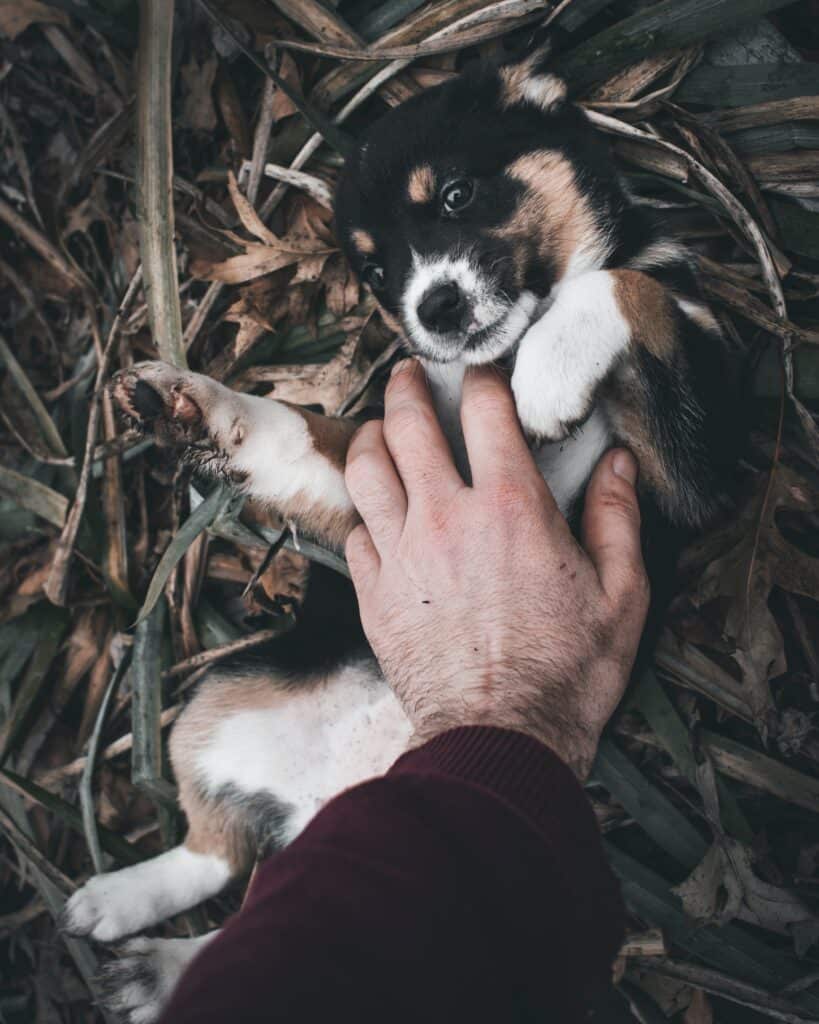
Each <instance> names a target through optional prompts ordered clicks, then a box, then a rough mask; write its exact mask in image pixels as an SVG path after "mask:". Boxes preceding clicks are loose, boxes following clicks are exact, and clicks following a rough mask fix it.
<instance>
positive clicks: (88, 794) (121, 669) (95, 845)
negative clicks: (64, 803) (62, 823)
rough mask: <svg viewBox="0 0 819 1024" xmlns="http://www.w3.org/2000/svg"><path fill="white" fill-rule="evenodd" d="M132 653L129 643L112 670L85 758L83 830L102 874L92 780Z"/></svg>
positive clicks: (96, 865)
mask: <svg viewBox="0 0 819 1024" xmlns="http://www.w3.org/2000/svg"><path fill="white" fill-rule="evenodd" d="M132 654H133V647H129V648H128V649H127V650H126V651H125V653H124V655H123V657H122V660H121V661H120V663H119V665H117V667H116V669H114V671H113V673H112V674H111V680H110V682H109V683H108V686H107V688H106V690H105V695H104V696H103V698H102V703H101V704H100V708H99V711H98V712H97V719H96V721H95V722H94V728H93V730H92V732H91V735H90V737H89V739H88V754H87V756H86V759H85V765H84V767H83V770H82V776H81V777H80V808H81V810H82V825H83V831H84V833H85V841H86V843H87V844H88V852H89V853H90V854H91V860H92V862H93V864H94V870H95V871H96V873H97V874H101V873H102V872H103V871H104V870H105V864H104V862H103V859H102V847H101V846H100V837H99V833H98V832H97V819H96V815H95V814H94V795H93V792H92V789H91V782H92V779H93V776H94V762H95V760H96V757H97V746H98V744H99V739H100V735H101V733H102V727H103V725H104V724H105V716H106V715H107V713H108V705H109V704H110V703H111V698H112V697H113V696H114V694H115V693H116V691H117V687H118V686H119V684H120V682H121V680H122V678H123V676H124V675H125V673H126V672H127V671H128V666H129V665H130V664H131V656H132Z"/></svg>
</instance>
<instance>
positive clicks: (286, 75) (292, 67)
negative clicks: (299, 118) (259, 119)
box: [273, 53, 301, 121]
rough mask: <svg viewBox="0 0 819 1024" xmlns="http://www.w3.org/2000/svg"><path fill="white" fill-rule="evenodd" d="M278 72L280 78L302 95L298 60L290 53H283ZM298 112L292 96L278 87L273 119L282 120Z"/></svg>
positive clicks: (274, 98) (274, 101) (274, 100)
mask: <svg viewBox="0 0 819 1024" xmlns="http://www.w3.org/2000/svg"><path fill="white" fill-rule="evenodd" d="M278 74H279V78H281V79H283V80H284V81H285V82H287V84H288V85H290V86H292V87H293V89H294V90H295V92H296V93H297V95H301V79H300V77H299V69H298V68H297V67H296V62H295V61H294V60H293V58H292V57H291V56H290V54H289V53H282V55H281V61H280V63H279V68H278ZM297 112H298V111H297V108H296V106H295V104H294V103H293V101H292V100H291V99H290V97H289V96H288V95H287V94H286V93H284V92H282V90H281V89H276V94H275V96H274V97H273V120H274V121H281V120H283V119H284V118H285V117H290V115H291V114H295V113H297Z"/></svg>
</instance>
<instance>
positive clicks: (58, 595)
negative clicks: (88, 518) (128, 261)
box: [43, 266, 142, 605]
mask: <svg viewBox="0 0 819 1024" xmlns="http://www.w3.org/2000/svg"><path fill="white" fill-rule="evenodd" d="M141 284H142V267H141V266H140V267H137V270H136V272H135V273H134V276H133V277H132V278H131V283H130V284H129V285H128V289H127V291H126V292H125V295H124V297H123V299H122V302H121V303H120V305H119V309H118V310H117V312H116V316H115V317H114V321H113V323H112V324H111V330H110V331H109V332H108V339H107V341H106V343H105V348H104V349H103V350H102V356H101V358H100V360H99V363H98V365H97V376H96V378H95V380H94V392H93V394H92V396H91V408H90V410H89V412H88V430H87V432H86V435H85V451H84V453H83V463H82V470H81V471H80V479H79V483H78V484H77V490H76V493H75V495H74V503H73V504H72V506H71V511H70V512H69V513H68V518H67V519H66V522H65V526H64V527H63V532H62V534H61V535H60V539H59V541H58V542H57V549H56V551H55V552H54V558H53V560H52V563H51V572H50V573H49V576H48V580H47V581H46V584H45V586H44V587H43V590H44V592H45V595H46V597H47V598H48V599H49V601H51V602H52V603H53V604H58V605H64V604H65V601H66V594H67V590H68V570H69V568H70V566H71V557H72V555H73V553H74V544H75V542H76V540H77V531H78V530H79V528H80V522H81V520H82V516H83V512H84V511H85V502H86V500H87V498H88V481H89V479H90V476H91V468H92V466H93V462H94V459H93V455H94V445H95V444H96V441H97V427H98V425H99V419H100V397H101V395H100V392H101V389H102V385H103V381H104V380H105V377H106V375H107V373H108V364H109V363H110V361H111V354H112V353H113V351H114V346H115V345H116V342H117V339H118V338H119V331H120V326H121V324H122V320H123V317H124V316H125V313H126V312H127V311H128V308H129V306H130V305H131V302H132V301H133V298H134V295H136V293H137V290H138V289H139V287H140V285H141Z"/></svg>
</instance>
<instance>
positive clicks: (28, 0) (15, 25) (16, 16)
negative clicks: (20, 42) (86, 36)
mask: <svg viewBox="0 0 819 1024" xmlns="http://www.w3.org/2000/svg"><path fill="white" fill-rule="evenodd" d="M49 23H50V24H56V25H62V26H63V28H69V27H70V25H71V20H70V19H69V17H68V15H67V14H66V13H65V12H64V11H59V10H57V8H56V7H52V6H51V5H50V4H44V3H39V2H38V0H0V36H5V37H6V38H7V39H16V38H17V36H19V35H20V33H21V32H25V30H26V29H27V28H28V27H29V25H35V24H49Z"/></svg>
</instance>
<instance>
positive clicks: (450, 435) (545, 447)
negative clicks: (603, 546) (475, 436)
mask: <svg viewBox="0 0 819 1024" xmlns="http://www.w3.org/2000/svg"><path fill="white" fill-rule="evenodd" d="M425 368H426V372H427V378H428V380H429V386H430V390H431V392H432V397H433V400H434V402H435V408H436V411H437V413H438V418H439V420H440V422H441V426H442V427H443V430H444V433H445V434H446V436H447V440H448V441H449V443H450V446H451V447H452V451H453V453H454V455H455V461H456V463H457V465H458V468H459V469H460V471H461V473H462V474H464V476H465V477H466V478H467V479H468V478H469V463H468V460H467V456H466V447H465V445H464V438H463V432H462V430H461V417H460V409H461V396H462V393H463V380H464V374H465V372H466V365H465V364H464V363H461V362H451V363H426V364H425ZM611 443H612V433H611V428H610V425H609V423H608V421H607V419H606V417H605V415H604V413H603V411H602V409H601V408H600V406H596V407H595V408H594V409H593V410H592V413H591V415H590V416H589V417H588V419H587V420H586V421H585V423H584V424H583V425H582V426H581V427H579V428H578V429H577V430H576V431H575V432H574V433H573V434H572V435H571V436H570V437H567V438H566V439H565V440H564V441H558V442H556V443H555V444H542V445H533V446H532V454H533V456H534V459H535V462H536V463H537V467H538V469H539V470H540V472H541V474H542V476H543V478H544V480H545V481H546V483H547V484H548V485H549V489H550V490H551V492H552V494H553V495H554V497H555V501H556V502H557V504H558V506H559V507H560V510H561V511H562V512H563V513H564V514H565V515H568V514H569V513H570V512H571V510H572V506H573V505H574V502H575V501H576V499H577V498H578V496H579V495H580V494H581V493H582V491H583V488H584V487H585V486H586V483H587V481H588V479H589V477H590V476H591V474H592V471H593V470H594V467H595V466H596V465H597V462H598V460H599V459H600V457H601V455H602V454H603V453H604V452H605V451H606V450H607V449H608V448H609V447H610V446H611Z"/></svg>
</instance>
